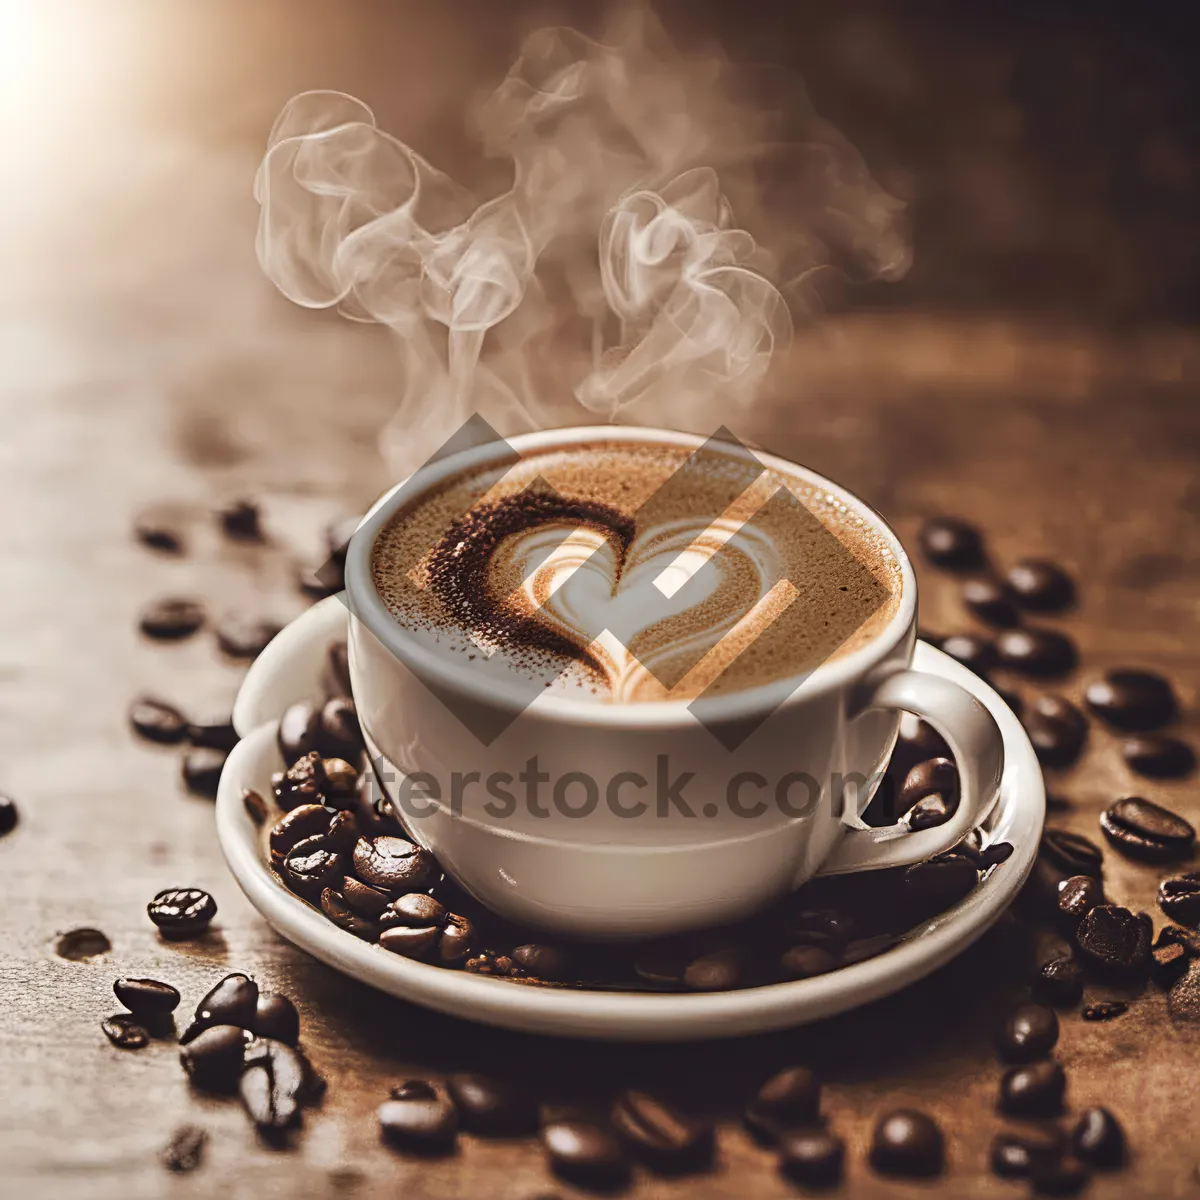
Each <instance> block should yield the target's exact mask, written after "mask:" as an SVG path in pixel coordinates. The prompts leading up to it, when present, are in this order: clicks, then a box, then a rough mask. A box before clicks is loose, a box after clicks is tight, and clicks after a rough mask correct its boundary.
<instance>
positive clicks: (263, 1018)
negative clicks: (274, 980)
mask: <svg viewBox="0 0 1200 1200" xmlns="http://www.w3.org/2000/svg"><path fill="white" fill-rule="evenodd" d="M250 1030H251V1032H252V1033H253V1034H254V1035H255V1036H256V1037H260V1038H270V1039H271V1040H272V1041H276V1042H284V1043H286V1044H287V1045H289V1046H294V1045H295V1044H296V1043H297V1042H298V1041H299V1040H300V1014H299V1013H298V1012H297V1011H296V1006H295V1005H294V1004H293V1003H292V1002H291V1001H290V1000H289V999H288V998H287V997H286V996H284V995H281V994H280V993H279V992H259V993H258V1003H257V1004H256V1005H255V1009H254V1023H253V1024H252V1025H251V1026H250Z"/></svg>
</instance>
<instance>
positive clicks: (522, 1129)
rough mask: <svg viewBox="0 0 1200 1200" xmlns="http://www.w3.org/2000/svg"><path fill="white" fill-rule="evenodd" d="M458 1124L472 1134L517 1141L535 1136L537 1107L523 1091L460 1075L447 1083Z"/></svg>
mask: <svg viewBox="0 0 1200 1200" xmlns="http://www.w3.org/2000/svg"><path fill="white" fill-rule="evenodd" d="M446 1091H447V1092H448V1093H449V1096H450V1099H451V1100H452V1101H453V1102H454V1107H455V1108H456V1109H458V1123H459V1125H460V1127H461V1128H463V1129H467V1130H469V1131H470V1132H471V1133H479V1134H484V1135H486V1136H492V1137H517V1136H520V1135H522V1134H528V1133H536V1132H537V1127H538V1107H537V1105H536V1104H535V1103H534V1102H533V1100H532V1098H531V1097H530V1096H529V1095H528V1094H527V1093H526V1092H524V1091H523V1090H522V1089H521V1088H519V1087H517V1086H515V1085H513V1084H511V1083H506V1082H504V1081H503V1080H499V1079H491V1078H489V1077H488V1076H486V1075H473V1074H467V1073H461V1074H457V1075H451V1076H450V1078H449V1079H447V1080H446Z"/></svg>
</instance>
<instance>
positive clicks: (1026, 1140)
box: [991, 1128, 1066, 1179]
mask: <svg viewBox="0 0 1200 1200" xmlns="http://www.w3.org/2000/svg"><path fill="white" fill-rule="evenodd" d="M1065 1142H1066V1139H1065V1138H1064V1137H1063V1135H1062V1132H1061V1131H1060V1130H1058V1129H1053V1128H1052V1129H1037V1128H1030V1129H1023V1130H1022V1131H1021V1132H1020V1133H1013V1132H1011V1131H1010V1130H1005V1131H1004V1132H1003V1133H998V1134H997V1135H996V1137H995V1138H994V1139H993V1141H992V1152H991V1163H992V1171H993V1172H994V1173H995V1174H997V1175H1000V1176H1002V1177H1003V1178H1005V1179H1027V1178H1028V1177H1029V1176H1030V1174H1031V1173H1032V1172H1033V1168H1034V1166H1035V1165H1036V1164H1037V1163H1039V1162H1045V1161H1049V1160H1052V1159H1055V1158H1058V1157H1059V1156H1060V1155H1061V1154H1062V1152H1063V1147H1064V1145H1065Z"/></svg>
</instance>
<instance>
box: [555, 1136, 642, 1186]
mask: <svg viewBox="0 0 1200 1200" xmlns="http://www.w3.org/2000/svg"><path fill="white" fill-rule="evenodd" d="M542 1145H543V1147H544V1148H545V1150H546V1156H547V1158H548V1159H549V1160H550V1167H551V1170H553V1171H554V1173H555V1174H556V1175H559V1176H561V1177H562V1178H563V1179H565V1180H567V1181H568V1182H570V1183H575V1184H578V1185H580V1186H581V1187H585V1188H587V1187H592V1188H600V1189H607V1188H614V1189H615V1188H618V1187H621V1186H623V1185H624V1184H625V1182H626V1181H627V1180H628V1178H629V1163H628V1162H627V1161H626V1158H625V1154H624V1152H623V1151H622V1149H621V1144H620V1142H618V1141H617V1139H616V1137H615V1136H614V1135H613V1134H612V1133H611V1132H609V1130H607V1129H605V1128H604V1127H603V1126H602V1125H596V1124H593V1123H592V1122H591V1121H575V1120H561V1121H550V1122H549V1123H547V1124H546V1125H544V1126H543V1127H542Z"/></svg>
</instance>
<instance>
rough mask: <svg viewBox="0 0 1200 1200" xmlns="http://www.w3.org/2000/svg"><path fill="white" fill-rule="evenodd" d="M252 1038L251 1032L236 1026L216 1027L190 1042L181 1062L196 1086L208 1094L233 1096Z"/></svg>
mask: <svg viewBox="0 0 1200 1200" xmlns="http://www.w3.org/2000/svg"><path fill="white" fill-rule="evenodd" d="M250 1038H251V1035H250V1033H249V1031H248V1030H245V1029H240V1028H238V1027H237V1026H236V1025H213V1026H210V1027H209V1028H208V1029H205V1030H204V1031H203V1032H202V1033H200V1034H198V1035H197V1036H196V1037H195V1038H194V1039H193V1040H192V1041H190V1042H188V1043H187V1045H185V1046H184V1047H183V1049H182V1050H180V1052H179V1060H180V1062H182V1063H183V1069H184V1070H185V1071H186V1072H187V1075H188V1078H189V1079H190V1080H191V1082H192V1084H193V1086H195V1087H198V1088H200V1089H201V1090H202V1091H207V1092H232V1091H233V1090H234V1088H236V1087H237V1081H238V1076H239V1075H240V1074H241V1072H242V1060H243V1058H244V1056H245V1053H246V1047H247V1046H248V1045H249V1044H250Z"/></svg>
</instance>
